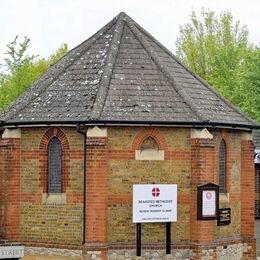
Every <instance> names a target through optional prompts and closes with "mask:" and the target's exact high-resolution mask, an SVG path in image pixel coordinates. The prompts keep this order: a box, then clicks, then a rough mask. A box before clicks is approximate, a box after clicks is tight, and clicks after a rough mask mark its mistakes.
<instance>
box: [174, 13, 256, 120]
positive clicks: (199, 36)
mask: <svg viewBox="0 0 260 260" xmlns="http://www.w3.org/2000/svg"><path fill="white" fill-rule="evenodd" d="M201 15H202V19H201V20H200V19H198V17H197V15H196V14H195V12H194V11H193V12H192V14H191V22H190V23H188V24H185V25H184V26H181V27H180V37H179V38H178V39H177V41H176V47H177V52H176V54H177V57H178V58H179V59H180V60H181V61H182V62H184V63H185V64H186V65H187V66H188V67H189V68H190V69H191V70H193V71H194V72H196V73H197V74H198V75H199V76H200V77H202V78H203V79H205V80H206V81H208V82H209V84H210V85H211V86H213V87H214V88H216V90H217V91H218V92H220V93H221V94H222V95H223V96H225V97H226V98H227V99H228V100H229V101H230V102H231V103H233V104H234V105H236V106H239V107H240V109H241V110H242V111H243V112H245V113H246V114H248V115H249V116H251V117H252V118H254V119H255V120H257V121H258V122H260V110H259V103H260V93H259V91H260V85H259V84H260V73H259V70H260V67H259V65H260V64H259V62H260V61H259V49H258V48H255V47H253V46H252V45H251V44H250V43H249V41H248V30H247V28H246V27H245V26H241V25H240V23H239V21H234V20H233V17H232V15H231V13H229V12H224V13H221V14H220V15H219V16H217V15H216V14H215V13H214V12H212V11H205V10H204V9H202V11H201Z"/></svg>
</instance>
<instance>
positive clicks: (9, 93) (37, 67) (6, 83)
mask: <svg viewBox="0 0 260 260" xmlns="http://www.w3.org/2000/svg"><path fill="white" fill-rule="evenodd" d="M29 43H30V39H29V38H28V37H24V39H23V41H22V42H21V43H18V36H16V37H15V39H14V41H12V42H10V43H9V44H8V45H7V51H6V53H5V54H6V58H5V59H4V62H5V63H4V65H3V67H4V68H5V69H6V70H5V71H4V72H2V73H1V74H0V111H1V110H4V109H5V108H6V107H7V106H8V105H9V104H10V103H11V102H12V101H14V100H15V99H16V98H17V97H18V96H19V95H20V94H21V93H22V92H23V91H24V90H25V89H26V88H27V87H28V86H29V85H31V84H32V82H33V81H35V80H36V79H37V78H39V77H40V76H41V75H42V74H43V73H44V72H45V71H46V70H47V69H48V68H49V67H50V66H51V65H52V64H53V63H55V62H56V61H58V60H59V59H60V58H61V57H62V56H64V55H65V54H66V53H67V50H68V48H67V44H62V45H61V47H60V48H59V49H58V50H57V51H56V52H55V53H53V54H52V55H51V56H50V57H49V58H47V59H36V58H37V56H36V55H28V54H27V51H28V48H29Z"/></svg>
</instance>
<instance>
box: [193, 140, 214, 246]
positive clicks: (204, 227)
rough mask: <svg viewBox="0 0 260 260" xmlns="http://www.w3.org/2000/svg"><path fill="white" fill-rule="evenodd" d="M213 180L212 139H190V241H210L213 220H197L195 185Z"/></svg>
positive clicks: (211, 239) (211, 238)
mask: <svg viewBox="0 0 260 260" xmlns="http://www.w3.org/2000/svg"><path fill="white" fill-rule="evenodd" d="M209 182H211V183H212V182H214V141H213V140H212V139H192V141H191V194H190V202H191V204H190V207H191V210H190V215H191V216H190V229H191V241H192V242H212V241H213V240H214V238H213V230H214V224H215V221H213V220H207V221H205V220H197V187H198V185H201V184H206V183H209Z"/></svg>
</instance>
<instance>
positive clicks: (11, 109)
mask: <svg viewBox="0 0 260 260" xmlns="http://www.w3.org/2000/svg"><path fill="white" fill-rule="evenodd" d="M115 20H116V18H114V19H113V20H111V21H110V22H109V23H107V24H106V25H105V26H104V27H102V28H101V29H100V30H99V31H98V32H96V33H95V34H93V35H92V36H90V37H89V38H88V39H87V40H85V41H84V42H82V43H81V44H80V45H77V46H76V47H74V48H73V49H71V50H70V51H69V52H68V53H67V54H66V55H64V56H63V57H62V58H61V59H60V60H58V61H57V62H56V63H54V64H53V65H51V66H50V67H49V68H48V70H47V71H46V72H45V73H43V74H42V75H41V76H40V77H39V78H38V79H37V80H35V81H34V82H33V83H32V84H31V85H29V86H28V88H27V89H26V90H25V91H24V92H23V93H21V94H20V96H19V97H18V98H17V99H16V100H14V102H12V103H11V104H10V105H9V106H8V107H7V108H6V109H5V110H4V111H3V112H2V113H0V120H1V121H6V120H8V119H10V118H11V117H13V116H15V115H16V114H18V113H19V112H20V111H21V110H23V109H24V108H25V107H26V105H27V104H28V103H31V102H32V101H33V100H34V99H35V98H37V97H38V96H39V95H40V94H41V93H42V92H43V91H44V90H45V89H46V88H47V87H48V86H50V85H51V84H52V83H53V82H54V81H55V80H56V79H57V78H58V77H59V75H60V74H61V73H63V72H64V71H65V70H66V69H67V68H68V67H69V66H71V65H72V64H73V63H74V62H75V58H76V57H77V56H81V55H82V54H83V53H85V52H86V51H87V50H88V49H89V48H90V47H91V46H92V44H93V43H94V42H95V41H96V40H97V39H99V37H100V36H101V35H102V34H103V33H105V32H106V31H107V30H108V29H109V28H110V27H111V26H112V25H113V24H114V23H115ZM85 45H86V46H85ZM66 62H67V64H64V65H62V63H66ZM52 74H53V75H52ZM39 86H41V87H39ZM30 92H31V93H30ZM24 100H26V102H24ZM16 106H18V108H16Z"/></svg>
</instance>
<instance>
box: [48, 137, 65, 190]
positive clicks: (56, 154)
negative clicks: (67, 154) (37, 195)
mask: <svg viewBox="0 0 260 260" xmlns="http://www.w3.org/2000/svg"><path fill="white" fill-rule="evenodd" d="M48 159H49V160H48V162H49V172H48V173H49V174H48V176H49V185H48V186H49V187H48V192H49V193H61V187H62V185H61V184H62V176H61V170H62V169H61V163H62V150H61V143H60V140H59V139H58V138H56V137H54V138H53V139H52V140H51V142H50V144H49V156H48Z"/></svg>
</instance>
